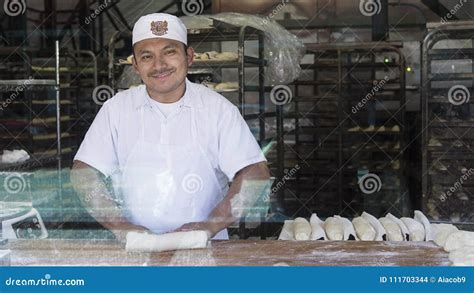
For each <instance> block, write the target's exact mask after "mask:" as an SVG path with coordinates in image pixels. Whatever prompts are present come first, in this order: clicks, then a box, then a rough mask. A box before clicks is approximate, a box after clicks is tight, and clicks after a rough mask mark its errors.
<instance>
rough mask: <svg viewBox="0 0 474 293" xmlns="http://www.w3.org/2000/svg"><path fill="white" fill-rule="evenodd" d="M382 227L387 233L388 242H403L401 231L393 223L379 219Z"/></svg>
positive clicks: (385, 218)
mask: <svg viewBox="0 0 474 293" xmlns="http://www.w3.org/2000/svg"><path fill="white" fill-rule="evenodd" d="M379 221H380V223H381V224H382V226H383V227H384V228H385V231H386V232H387V240H388V241H403V240H404V237H403V235H402V230H401V229H400V227H399V226H398V225H397V223H395V222H394V221H392V220H390V219H389V218H387V217H382V218H380V219H379Z"/></svg>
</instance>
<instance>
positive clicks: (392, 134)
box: [284, 43, 409, 216]
mask: <svg viewBox="0 0 474 293" xmlns="http://www.w3.org/2000/svg"><path fill="white" fill-rule="evenodd" d="M400 46H401V45H400V44H393V43H377V44H376V43H364V44H327V45H325V44H306V47H307V54H308V55H311V56H312V57H313V62H312V63H309V64H302V65H301V67H302V69H303V70H304V73H303V74H302V75H301V76H304V75H308V74H309V79H303V78H300V79H299V80H297V81H296V82H294V83H293V84H292V87H293V92H294V100H293V101H294V102H293V104H294V106H291V107H289V108H288V109H285V113H284V118H285V125H287V124H289V128H290V129H289V130H288V131H285V168H286V169H290V168H292V167H293V166H295V164H298V165H299V166H300V167H301V168H300V170H298V172H296V173H295V175H294V176H293V177H292V178H291V179H292V180H290V181H289V182H288V185H287V190H286V193H285V202H286V203H285V206H286V207H288V211H287V214H290V215H301V216H308V215H309V214H310V213H311V212H317V213H318V214H321V215H323V216H326V215H327V216H331V215H333V214H345V215H347V216H354V215H355V214H357V213H360V212H362V210H367V211H369V212H372V213H374V214H382V213H383V212H384V211H385V210H386V209H389V208H390V207H391V206H392V204H394V202H395V201H398V203H397V204H395V206H396V207H397V208H398V213H400V214H405V213H406V212H407V211H406V207H409V205H408V204H407V202H406V201H407V199H408V197H409V196H408V194H407V188H406V178H405V177H406V175H405V173H406V172H404V169H405V168H406V166H405V162H404V157H405V154H404V152H403V150H404V148H405V143H406V131H405V58H404V56H403V54H402V53H401V51H400V49H399V48H400ZM387 58H388V62H387ZM387 75H391V76H392V77H391V78H389V79H388V80H387V81H386V82H385V83H384V84H383V85H382V86H380V89H379V90H377V92H376V93H374V94H373V97H372V98H370V99H369V101H368V102H367V103H366V104H364V105H363V106H362V107H360V109H358V111H356V113H352V112H351V111H352V107H353V106H354V105H357V103H358V102H360V101H361V100H363V99H364V97H365V96H366V95H367V94H368V93H369V92H370V90H371V88H372V87H374V82H380V80H383V79H384V78H385V76H387ZM375 101H377V103H376V104H374V106H373V107H374V109H373V113H372V114H370V113H369V112H370V111H368V110H367V108H368V104H369V103H370V102H374V103H375ZM385 103H392V104H393V105H392V107H391V108H390V109H392V110H388V108H387V109H377V107H378V108H380V106H377V105H380V104H385ZM368 115H373V116H374V118H373V120H374V121H373V122H375V130H374V131H371V132H368V131H363V130H364V129H365V128H366V127H368V126H369V125H368V122H367V120H368ZM394 125H398V127H399V131H391V129H392V127H393V126H394ZM357 126H360V127H361V129H360V130H359V131H349V129H350V128H353V127H357ZM381 126H385V130H384V131H378V130H379V129H380V127H381ZM387 141H389V142H390V147H388V148H387V149H386V148H384V147H382V146H383V144H385V143H386V142H387ZM393 146H396V147H395V148H393ZM392 161H393V162H392ZM393 165H396V166H395V167H396V168H395V170H393V169H392V166H393ZM362 167H364V168H363V169H364V171H365V172H366V173H367V172H368V173H372V174H375V175H377V176H379V178H380V179H381V182H382V185H381V189H380V191H379V192H376V193H373V194H370V195H368V194H364V193H363V192H362V191H361V190H360V188H359V184H358V179H359V178H358V177H359V175H360V174H358V173H359V172H361V171H362V170H360V169H362ZM390 181H395V182H390ZM397 181H398V182H397ZM304 208H305V209H304ZM391 212H394V213H397V212H396V211H391Z"/></svg>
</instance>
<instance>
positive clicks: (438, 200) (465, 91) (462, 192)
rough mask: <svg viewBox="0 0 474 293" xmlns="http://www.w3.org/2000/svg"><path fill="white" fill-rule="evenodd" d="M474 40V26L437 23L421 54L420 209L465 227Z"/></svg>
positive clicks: (473, 145) (469, 209) (469, 207)
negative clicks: (421, 193) (421, 195)
mask: <svg viewBox="0 0 474 293" xmlns="http://www.w3.org/2000/svg"><path fill="white" fill-rule="evenodd" d="M473 36H474V22H460V23H454V24H442V25H436V27H435V28H434V29H433V30H432V31H431V32H430V33H429V34H428V35H427V36H426V37H425V39H424V41H423V55H422V66H423V67H422V69H423V71H422V85H423V87H422V118H423V119H422V121H423V122H422V124H423V125H422V126H423V136H422V192H423V197H422V202H421V205H422V207H423V209H424V210H425V211H426V214H427V216H429V217H430V218H431V219H432V220H435V221H449V222H452V223H455V224H463V225H464V224H469V225H473V224H474V221H473V219H474V212H473V211H474V209H473V207H474V206H473V204H472V202H470V200H472V199H473V198H474V197H473V194H474V179H473V178H472V176H471V175H472V174H471V175H469V174H470V173H469V172H468V171H469V170H470V169H471V166H472V163H473V161H474V129H473V121H474V116H473V110H474V109H473V102H472V99H469V98H470V97H471V96H472V93H473V92H474V86H473V82H472V80H473V78H474V67H473V66H472V61H473V59H474V49H473V43H472V40H473ZM448 192H452V193H448Z"/></svg>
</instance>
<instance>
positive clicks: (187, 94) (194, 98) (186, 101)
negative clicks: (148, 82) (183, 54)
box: [136, 78, 203, 109]
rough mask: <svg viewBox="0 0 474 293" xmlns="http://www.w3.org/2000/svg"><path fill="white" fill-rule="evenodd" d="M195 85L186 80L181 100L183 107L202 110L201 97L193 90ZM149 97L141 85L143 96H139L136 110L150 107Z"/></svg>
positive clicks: (144, 87)
mask: <svg viewBox="0 0 474 293" xmlns="http://www.w3.org/2000/svg"><path fill="white" fill-rule="evenodd" d="M195 86H196V85H195V84H193V83H192V82H190V81H189V80H188V79H187V78H186V90H185V91H184V95H183V96H182V97H181V99H182V100H183V106H184V107H189V108H193V107H195V108H202V107H203V103H202V99H201V95H200V94H199V93H198V91H197V89H196V88H195ZM150 100H151V97H150V96H149V95H148V92H147V90H146V86H145V85H143V94H141V95H140V102H139V103H138V104H137V106H136V109H140V108H141V107H144V106H151V101H150Z"/></svg>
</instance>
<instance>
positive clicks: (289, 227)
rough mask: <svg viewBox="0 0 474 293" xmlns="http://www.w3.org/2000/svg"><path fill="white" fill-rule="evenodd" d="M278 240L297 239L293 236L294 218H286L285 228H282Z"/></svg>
mask: <svg viewBox="0 0 474 293" xmlns="http://www.w3.org/2000/svg"><path fill="white" fill-rule="evenodd" d="M278 240H295V237H294V236H293V220H286V221H285V222H284V223H283V228H282V229H281V232H280V236H279V237H278Z"/></svg>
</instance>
